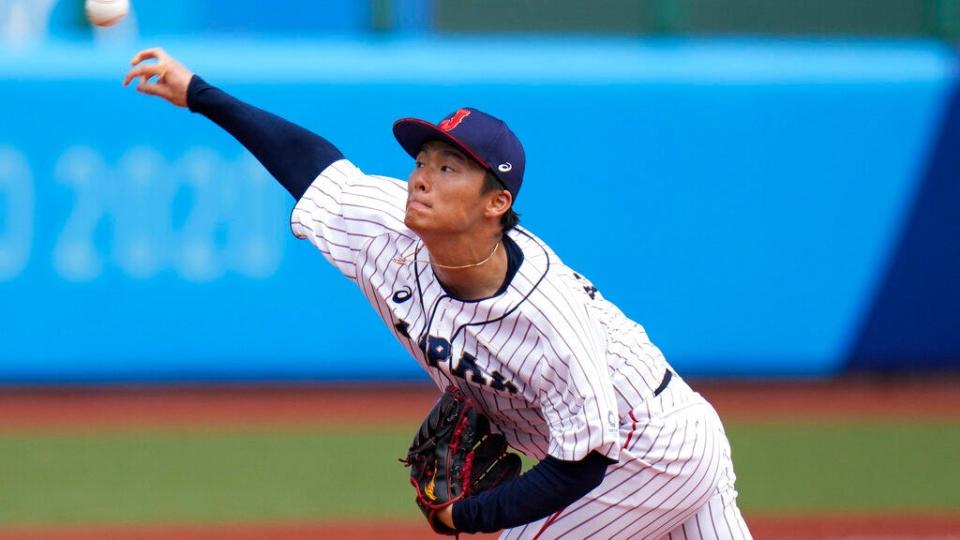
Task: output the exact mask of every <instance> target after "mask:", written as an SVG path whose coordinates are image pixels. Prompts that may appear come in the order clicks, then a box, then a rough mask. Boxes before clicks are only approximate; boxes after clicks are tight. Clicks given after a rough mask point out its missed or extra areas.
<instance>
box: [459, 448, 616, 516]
mask: <svg viewBox="0 0 960 540" xmlns="http://www.w3.org/2000/svg"><path fill="white" fill-rule="evenodd" d="M611 463H613V461H612V460H611V459H610V458H608V457H606V456H604V455H601V454H599V453H597V452H591V453H590V454H588V455H587V457H586V458H584V459H582V460H580V461H561V460H559V459H556V458H554V457H552V456H547V458H546V459H544V460H543V461H541V462H540V463H537V464H536V465H534V466H533V468H531V469H530V470H529V471H527V472H526V473H525V474H523V475H521V476H520V477H518V478H516V479H514V480H512V481H510V482H506V483H503V484H501V485H499V486H497V487H496V488H494V489H491V490H490V491H485V492H483V493H480V494H478V495H474V496H473V497H468V498H466V499H463V500H462V501H458V502H456V503H454V504H453V524H454V525H455V526H456V528H457V530H459V531H461V532H465V533H476V532H496V531H499V530H500V529H508V528H511V527H517V526H519V525H523V524H525V523H530V522H533V521H537V520H538V519H542V518H545V517H547V516H549V515H552V514H554V513H556V512H559V511H560V510H563V509H564V508H566V507H567V506H568V505H570V504H571V503H572V502H574V501H576V500H577V499H579V498H580V497H583V496H584V495H586V494H587V493H589V492H590V490H592V489H593V488H595V487H597V486H599V485H600V483H601V482H602V481H603V476H604V474H606V472H607V466H608V465H609V464H611Z"/></svg>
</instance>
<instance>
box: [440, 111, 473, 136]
mask: <svg viewBox="0 0 960 540" xmlns="http://www.w3.org/2000/svg"><path fill="white" fill-rule="evenodd" d="M468 116H470V111H468V110H467V109H458V110H457V112H455V113H453V116H451V117H450V118H447V119H446V120H444V121H443V122H440V124H438V126H437V127H439V128H440V129H442V130H444V131H450V130H451V129H453V128H455V127H457V126H459V125H460V122H463V119H464V118H466V117H468Z"/></svg>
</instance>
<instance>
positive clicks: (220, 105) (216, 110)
mask: <svg viewBox="0 0 960 540" xmlns="http://www.w3.org/2000/svg"><path fill="white" fill-rule="evenodd" d="M187 106H188V107H189V108H190V110H191V111H193V112H197V113H200V114H202V115H204V116H206V117H207V118H209V119H210V120H213V122H215V123H216V124H217V125H218V126H220V127H222V128H223V129H225V130H226V131H227V132H228V133H230V134H231V135H233V137H234V138H235V139H237V140H238V141H240V144H242V145H243V146H245V147H246V148H247V150H249V151H250V153H251V154H253V155H254V156H255V157H256V158H257V159H258V160H259V161H260V163H261V164H263V166H264V167H266V169H267V171H269V172H270V174H271V175H273V177H274V178H276V179H277V181H278V182H280V184H282V185H283V187H284V188H286V190H287V191H289V192H290V194H291V195H293V197H294V198H295V199H297V200H300V197H302V196H303V194H304V193H306V191H307V188H308V187H310V184H311V183H313V181H314V180H315V179H316V178H317V175H319V174H320V173H321V172H323V170H324V169H326V168H327V167H328V166H330V164H331V163H333V162H335V161H337V160H339V159H343V154H341V153H340V150H338V149H337V147H336V146H334V145H332V144H330V142H329V141H327V140H326V139H324V138H323V137H321V136H319V135H317V134H316V133H313V132H311V131H308V130H306V129H304V128H302V127H300V126H298V125H296V124H293V123H291V122H288V121H286V120H284V119H283V118H280V117H279V116H276V115H274V114H271V113H268V112H267V111H264V110H261V109H258V108H256V107H254V106H252V105H248V104H246V103H244V102H242V101H240V100H239V99H237V98H235V97H233V96H231V95H229V94H227V93H226V92H224V91H222V90H220V89H219V88H216V87H213V86H211V85H209V84H207V82H206V81H204V80H203V79H201V78H200V77H198V76H196V75H194V76H193V78H192V79H191V80H190V86H189V87H188V89H187Z"/></svg>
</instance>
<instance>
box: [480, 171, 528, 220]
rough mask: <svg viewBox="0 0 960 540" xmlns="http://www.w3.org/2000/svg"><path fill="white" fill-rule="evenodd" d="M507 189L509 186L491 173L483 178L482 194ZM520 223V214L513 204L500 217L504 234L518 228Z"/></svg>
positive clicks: (488, 172)
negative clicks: (515, 210)
mask: <svg viewBox="0 0 960 540" xmlns="http://www.w3.org/2000/svg"><path fill="white" fill-rule="evenodd" d="M501 189H507V186H505V185H503V182H501V181H500V179H499V178H497V177H496V176H494V174H493V173H492V172H490V171H487V172H486V175H485V176H484V177H483V189H482V190H481V191H480V193H490V192H491V191H494V190H501ZM519 223H520V214H518V213H516V212H514V211H513V204H511V205H510V208H508V209H507V211H506V212H504V213H503V215H502V216H500V226H501V227H502V228H503V232H507V231H509V230H510V229H512V228H514V227H516V226H517V225H518V224H519Z"/></svg>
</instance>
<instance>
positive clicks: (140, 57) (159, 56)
mask: <svg viewBox="0 0 960 540" xmlns="http://www.w3.org/2000/svg"><path fill="white" fill-rule="evenodd" d="M151 59H152V60H156V61H157V62H159V63H163V62H166V61H167V60H170V55H169V54H167V51H165V50H163V49H161V48H160V47H154V48H152V49H144V50H142V51H140V52H138V53H137V54H135V55H134V56H133V59H132V60H130V63H131V64H132V65H134V66H135V65H137V64H139V63H140V62H143V61H144V60H151Z"/></svg>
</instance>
